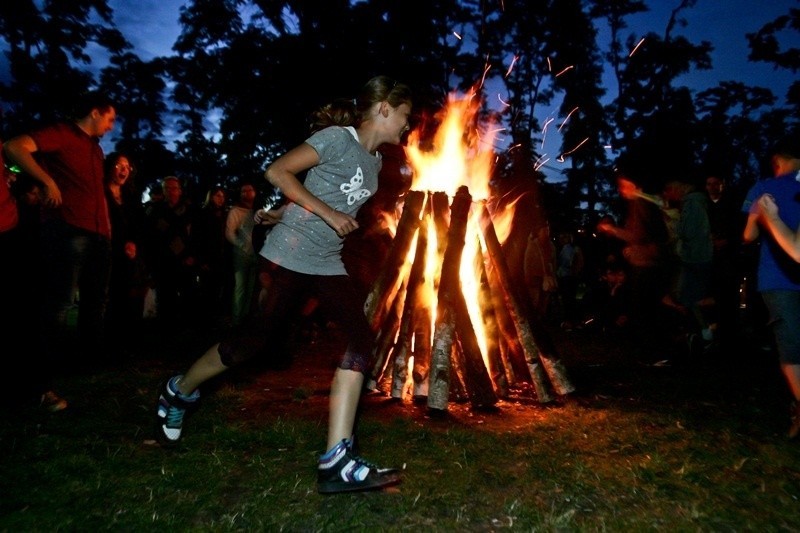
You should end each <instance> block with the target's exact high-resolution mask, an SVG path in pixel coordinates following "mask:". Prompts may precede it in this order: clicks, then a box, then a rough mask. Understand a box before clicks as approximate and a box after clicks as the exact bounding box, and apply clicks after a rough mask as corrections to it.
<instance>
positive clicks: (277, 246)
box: [260, 126, 381, 276]
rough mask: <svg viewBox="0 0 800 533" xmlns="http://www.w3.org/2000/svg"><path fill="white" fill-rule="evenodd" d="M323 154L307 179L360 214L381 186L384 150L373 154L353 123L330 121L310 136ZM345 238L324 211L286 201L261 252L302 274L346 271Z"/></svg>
mask: <svg viewBox="0 0 800 533" xmlns="http://www.w3.org/2000/svg"><path fill="white" fill-rule="evenodd" d="M305 142H306V143H307V144H309V145H310V146H311V147H312V148H314V150H316V152H317V154H318V155H319V160H320V162H319V164H317V165H316V166H314V167H312V168H311V169H309V171H308V173H307V174H306V179H305V181H304V183H303V185H304V186H305V187H306V189H308V190H309V192H311V194H313V195H314V196H316V197H317V198H319V199H320V200H322V201H323V202H325V203H326V204H328V205H329V206H331V208H333V209H335V210H337V211H340V212H342V213H347V214H348V215H350V216H352V217H355V216H356V213H357V212H358V209H359V208H360V207H361V206H362V205H363V204H364V203H365V202H366V201H367V199H368V198H369V197H370V196H372V195H373V194H375V192H376V191H377V190H378V172H379V171H380V168H381V158H380V153H378V154H376V155H372V154H370V153H369V152H367V151H366V150H365V149H364V147H363V146H361V144H360V143H359V142H358V134H357V133H356V131H355V129H354V128H352V127H348V128H343V127H340V126H331V127H328V128H325V129H323V130H320V131H318V132H316V133H314V134H313V135H312V136H311V137H309V138H308V139H306V141H305ZM343 244H344V240H343V239H342V238H341V237H339V236H338V235H336V232H335V231H334V230H333V229H332V228H331V227H330V226H328V225H327V224H326V223H325V222H324V221H323V220H322V219H321V218H320V217H318V216H317V215H315V214H313V213H312V212H310V211H307V210H306V209H304V208H303V207H301V206H299V205H297V204H296V203H293V202H292V203H290V204H289V205H287V206H286V210H285V211H284V213H283V217H281V220H280V221H279V222H278V223H277V224H276V225H275V227H274V228H273V229H272V231H270V233H269V234H268V235H267V238H266V240H265V241H264V245H263V246H262V248H261V252H260V253H261V255H262V256H263V257H265V258H266V259H268V260H270V261H272V262H273V263H275V264H278V265H280V266H282V267H284V268H287V269H289V270H293V271H295V272H300V273H303V274H315V275H323V276H334V275H342V274H346V273H347V271H346V270H345V267H344V263H343V262H342V256H341V251H342V246H343Z"/></svg>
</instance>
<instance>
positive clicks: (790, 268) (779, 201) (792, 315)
mask: <svg viewBox="0 0 800 533" xmlns="http://www.w3.org/2000/svg"><path fill="white" fill-rule="evenodd" d="M771 156H772V170H773V174H774V176H775V177H774V178H772V179H762V180H759V181H758V182H756V184H755V185H753V186H752V187H751V188H750V190H749V191H748V192H747V195H746V196H745V201H744V204H743V205H742V211H743V212H745V213H747V224H746V225H745V228H744V235H743V238H744V240H745V241H746V242H752V241H755V240H756V239H761V252H760V256H759V261H758V291H759V293H760V294H761V297H762V298H763V299H764V303H765V304H766V306H767V309H768V310H769V316H770V325H771V326H772V334H773V336H774V339H775V345H776V347H777V350H778V357H779V358H780V366H781V371H782V373H783V376H784V378H785V379H786V384H787V385H788V387H789V392H790V394H791V396H792V399H793V402H792V406H791V423H790V426H789V432H788V435H789V438H790V439H793V438H795V437H797V435H799V434H800V328H798V327H797V325H798V322H800V264H798V263H797V261H798V259H800V255H798V254H797V250H798V246H797V238H796V235H794V236H793V235H792V231H791V230H790V229H789V228H797V227H798V226H800V202H798V198H800V140H798V138H797V137H793V138H786V139H783V140H781V141H779V142H778V143H777V144H776V145H775V147H774V148H773V149H772V152H771ZM779 212H780V218H778V213H779ZM761 227H764V229H766V231H763V232H762V231H761ZM787 251H788V252H789V253H787Z"/></svg>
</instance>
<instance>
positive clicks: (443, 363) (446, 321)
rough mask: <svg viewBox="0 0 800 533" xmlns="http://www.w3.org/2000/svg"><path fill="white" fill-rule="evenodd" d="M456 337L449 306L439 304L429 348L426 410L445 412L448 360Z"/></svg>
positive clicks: (447, 396) (448, 370) (448, 384)
mask: <svg viewBox="0 0 800 533" xmlns="http://www.w3.org/2000/svg"><path fill="white" fill-rule="evenodd" d="M455 337H456V318H455V314H454V312H453V310H452V309H451V308H450V307H449V306H443V305H441V304H439V306H438V311H437V313H436V326H435V327H434V330H433V345H432V347H431V370H430V374H429V376H428V408H429V409H435V410H439V411H446V410H447V402H448V400H449V395H450V359H451V354H452V352H453V343H454V342H455Z"/></svg>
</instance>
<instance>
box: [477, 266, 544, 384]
mask: <svg viewBox="0 0 800 533" xmlns="http://www.w3.org/2000/svg"><path fill="white" fill-rule="evenodd" d="M487 254H488V252H487ZM486 277H487V279H488V280H489V292H490V293H491V299H492V303H493V304H494V305H493V309H494V315H495V319H496V321H497V327H498V329H499V330H500V338H499V342H500V349H501V352H500V355H501V357H503V359H504V363H505V366H506V371H507V373H508V379H509V383H513V384H519V383H521V382H523V381H524V382H527V383H532V379H533V376H531V373H530V370H529V368H528V363H527V362H526V360H525V350H524V348H523V346H522V343H521V342H520V339H519V336H518V333H517V328H516V326H515V325H514V319H513V318H511V312H510V311H509V310H508V304H507V303H506V298H505V295H504V292H505V291H504V290H503V287H502V284H501V283H500V279H499V278H500V276H499V275H498V274H497V269H496V268H495V267H494V265H492V264H491V262H490V264H489V265H488V266H487V268H486ZM537 379H540V381H541V382H542V383H544V375H543V374H541V372H540V377H539V378H537Z"/></svg>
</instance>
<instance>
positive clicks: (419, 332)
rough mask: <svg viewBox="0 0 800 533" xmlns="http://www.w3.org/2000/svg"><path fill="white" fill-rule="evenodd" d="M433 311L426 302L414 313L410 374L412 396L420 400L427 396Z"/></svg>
mask: <svg viewBox="0 0 800 533" xmlns="http://www.w3.org/2000/svg"><path fill="white" fill-rule="evenodd" d="M432 321H433V312H432V309H431V306H430V305H429V304H428V303H426V304H425V305H423V306H422V307H421V308H420V309H419V311H418V313H417V314H416V324H415V326H414V368H413V370H412V371H411V376H412V378H413V379H414V393H413V397H414V399H415V400H417V401H422V400H423V399H424V398H427V397H428V386H429V378H430V370H431V349H432V344H431V337H432V333H433V331H432V330H433V325H432Z"/></svg>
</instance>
